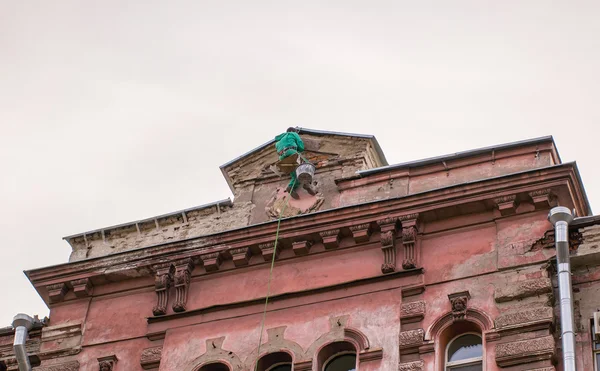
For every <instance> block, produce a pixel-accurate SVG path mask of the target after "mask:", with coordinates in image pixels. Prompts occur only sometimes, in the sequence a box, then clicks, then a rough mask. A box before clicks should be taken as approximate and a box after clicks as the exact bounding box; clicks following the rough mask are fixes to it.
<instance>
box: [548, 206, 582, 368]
mask: <svg viewBox="0 0 600 371" xmlns="http://www.w3.org/2000/svg"><path fill="white" fill-rule="evenodd" d="M548 220H549V221H550V222H551V223H552V224H553V225H554V241H555V246H556V263H557V266H558V292H559V295H560V327H561V339H562V353H563V370H564V371H577V366H576V364H575V330H574V328H575V326H574V325H573V322H574V321H573V293H572V288H571V263H570V260H569V223H570V222H571V221H572V220H573V216H572V215H571V212H570V211H569V209H567V208H566V207H562V206H558V207H555V208H553V209H552V210H550V213H549V214H548Z"/></svg>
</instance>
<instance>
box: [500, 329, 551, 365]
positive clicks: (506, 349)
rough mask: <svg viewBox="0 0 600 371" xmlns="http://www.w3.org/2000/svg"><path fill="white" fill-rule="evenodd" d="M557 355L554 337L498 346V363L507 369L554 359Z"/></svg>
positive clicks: (549, 336)
mask: <svg viewBox="0 0 600 371" xmlns="http://www.w3.org/2000/svg"><path fill="white" fill-rule="evenodd" d="M554 353H555V342H554V337H553V336H552V335H548V336H544V337H540V338H535V339H527V340H521V341H512V342H508V343H502V344H498V345H496V363H497V364H498V366H500V367H507V366H512V365H517V364H522V363H526V362H535V361H540V360H545V359H552V358H553V357H554Z"/></svg>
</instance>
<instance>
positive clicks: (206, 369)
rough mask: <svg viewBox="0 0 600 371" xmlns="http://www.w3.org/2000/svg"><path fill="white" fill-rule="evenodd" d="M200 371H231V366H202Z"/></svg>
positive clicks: (213, 364) (218, 364)
mask: <svg viewBox="0 0 600 371" xmlns="http://www.w3.org/2000/svg"><path fill="white" fill-rule="evenodd" d="M198 371H230V370H229V366H227V365H225V364H223V363H210V364H208V365H205V366H202V368H200V370H198Z"/></svg>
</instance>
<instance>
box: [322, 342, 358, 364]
mask: <svg viewBox="0 0 600 371" xmlns="http://www.w3.org/2000/svg"><path fill="white" fill-rule="evenodd" d="M356 349H357V348H356V346H355V345H354V344H353V343H351V342H348V341H338V342H335V343H330V344H327V345H326V346H324V347H323V349H321V350H320V351H319V355H318V356H317V362H318V364H319V366H318V368H317V369H318V370H320V371H355V370H356Z"/></svg>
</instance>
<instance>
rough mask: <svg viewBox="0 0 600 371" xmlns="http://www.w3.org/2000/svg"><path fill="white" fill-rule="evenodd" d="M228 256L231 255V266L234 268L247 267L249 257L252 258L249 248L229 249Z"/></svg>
mask: <svg viewBox="0 0 600 371" xmlns="http://www.w3.org/2000/svg"><path fill="white" fill-rule="evenodd" d="M229 254H231V258H232V259H233V264H234V265H235V266H236V267H243V266H245V265H248V263H249V262H250V257H251V256H252V252H251V251H250V248H249V247H237V248H235V249H230V250H229Z"/></svg>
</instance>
